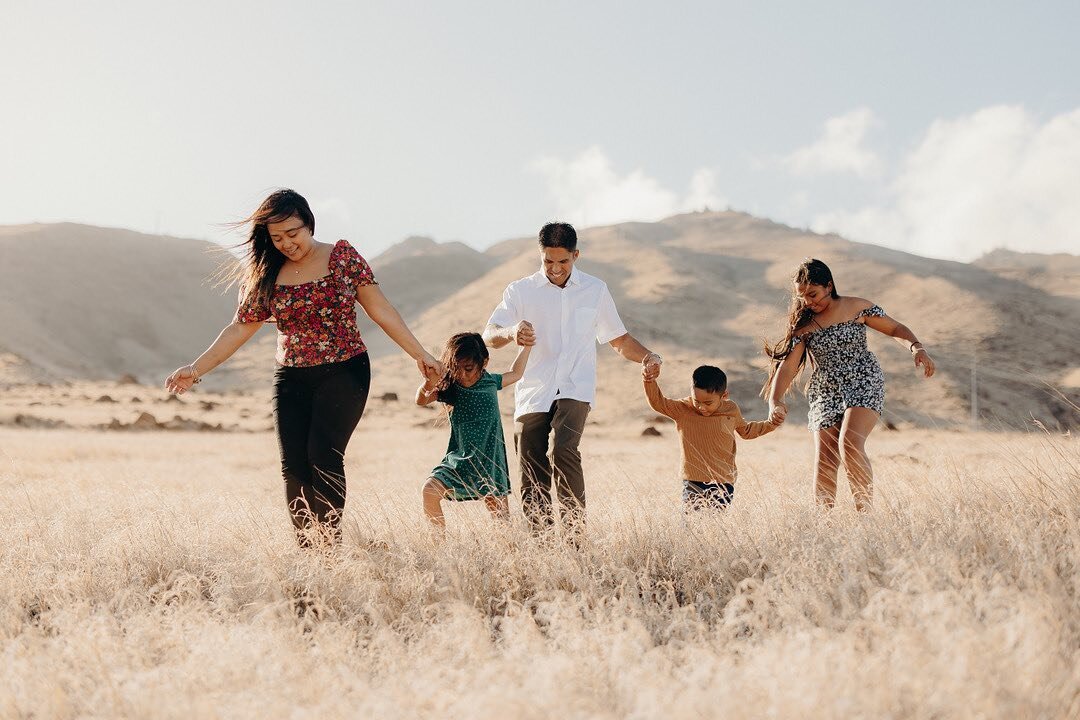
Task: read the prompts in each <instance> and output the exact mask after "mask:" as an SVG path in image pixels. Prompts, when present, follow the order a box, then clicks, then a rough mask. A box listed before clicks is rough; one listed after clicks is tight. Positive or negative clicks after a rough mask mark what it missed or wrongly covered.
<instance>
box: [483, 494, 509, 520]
mask: <svg viewBox="0 0 1080 720" xmlns="http://www.w3.org/2000/svg"><path fill="white" fill-rule="evenodd" d="M484 505H485V506H486V507H487V509H488V512H489V513H491V517H493V518H495V519H496V520H508V519H509V518H510V498H509V497H508V496H505V495H504V496H503V497H495V496H494V495H485V496H484Z"/></svg>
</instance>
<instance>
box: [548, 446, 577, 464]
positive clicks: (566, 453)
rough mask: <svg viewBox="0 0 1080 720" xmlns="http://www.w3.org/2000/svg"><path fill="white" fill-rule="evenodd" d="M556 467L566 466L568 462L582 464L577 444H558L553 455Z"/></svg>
mask: <svg viewBox="0 0 1080 720" xmlns="http://www.w3.org/2000/svg"><path fill="white" fill-rule="evenodd" d="M551 455H552V458H554V460H555V464H556V465H565V464H566V463H568V462H571V463H572V462H581V451H580V450H579V449H578V446H577V443H564V444H557V445H556V446H555V449H554V451H552V453H551Z"/></svg>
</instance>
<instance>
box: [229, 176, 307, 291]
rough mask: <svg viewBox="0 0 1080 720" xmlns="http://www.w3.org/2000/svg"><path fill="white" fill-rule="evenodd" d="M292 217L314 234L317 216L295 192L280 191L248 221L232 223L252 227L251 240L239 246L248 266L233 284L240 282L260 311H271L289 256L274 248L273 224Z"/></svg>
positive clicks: (241, 269) (268, 198)
mask: <svg viewBox="0 0 1080 720" xmlns="http://www.w3.org/2000/svg"><path fill="white" fill-rule="evenodd" d="M291 217H297V218H300V220H301V221H302V222H303V223H304V225H305V226H306V227H307V229H308V230H309V231H310V232H311V233H312V234H314V232H315V215H314V213H312V212H311V206H310V205H308V201H307V200H305V199H304V196H303V195H301V194H300V193H298V192H296V191H295V190H289V189H284V188H283V189H281V190H276V191H274V192H272V193H270V195H269V196H268V197H267V198H266V199H265V200H263V201H262V204H261V205H259V208H258V209H257V210H256V211H255V212H253V213H252V214H251V215H250V216H248V217H247V218H245V219H243V220H241V221H239V222H237V223H232V226H233V227H237V228H239V227H243V226H245V225H248V224H250V225H251V231H250V233H249V234H248V239H247V240H245V241H244V242H242V243H240V244H239V245H237V246H236V247H237V248H244V262H243V264H242V265H241V266H240V267H239V268H237V269H236V271H235V272H234V273H233V274H232V277H231V278H230V280H232V281H239V282H240V287H241V288H242V292H243V294H244V301H250V302H252V303H254V304H255V306H256V307H269V306H270V296H271V295H272V294H273V292H274V283H275V282H276V281H277V276H278V271H279V270H281V266H282V265H284V264H285V256H284V255H283V254H282V253H281V252H280V251H279V250H278V249H277V248H276V247H274V243H273V241H272V240H271V239H270V231H269V230H267V228H266V226H267V225H268V224H269V223H276V222H284V221H285V220H288V219H289V218H291Z"/></svg>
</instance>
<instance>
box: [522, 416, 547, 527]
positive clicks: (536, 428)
mask: <svg viewBox="0 0 1080 720" xmlns="http://www.w3.org/2000/svg"><path fill="white" fill-rule="evenodd" d="M551 417H552V414H551V413H550V412H546V413H528V414H527V415H522V416H521V417H520V418H518V420H517V422H516V423H515V424H514V441H515V443H516V444H517V454H518V462H519V464H520V466H521V509H522V510H523V511H524V512H525V517H526V518H527V519H528V520H529V522H530V523H531V524H532V528H533V531H537V530H541V529H543V528H546V527H550V526H551V524H552V523H553V521H554V518H553V517H552V514H551V463H550V462H549V461H548V456H547V453H548V435H549V433H550V432H551Z"/></svg>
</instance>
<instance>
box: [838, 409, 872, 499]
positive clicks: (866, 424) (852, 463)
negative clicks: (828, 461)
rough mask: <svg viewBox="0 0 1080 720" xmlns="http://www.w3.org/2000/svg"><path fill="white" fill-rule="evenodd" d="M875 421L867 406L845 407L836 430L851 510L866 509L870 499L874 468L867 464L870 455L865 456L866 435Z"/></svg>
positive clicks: (868, 434)
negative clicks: (848, 485)
mask: <svg viewBox="0 0 1080 720" xmlns="http://www.w3.org/2000/svg"><path fill="white" fill-rule="evenodd" d="M877 422H878V414H877V413H876V412H874V411H873V410H871V409H870V408H863V407H853V408H848V409H847V412H846V413H844V424H843V427H842V428H841V430H840V457H841V459H842V460H843V462H844V472H845V473H847V477H848V482H849V483H850V484H851V495H852V496H853V497H854V498H855V509H856V510H859V511H865V510H869V509H870V501H871V500H872V499H873V493H874V487H873V484H874V469H873V468H872V467H871V466H870V458H869V457H867V456H866V438H868V437H869V436H870V433H871V432H872V431H873V429H874V426H876V425H877Z"/></svg>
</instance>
